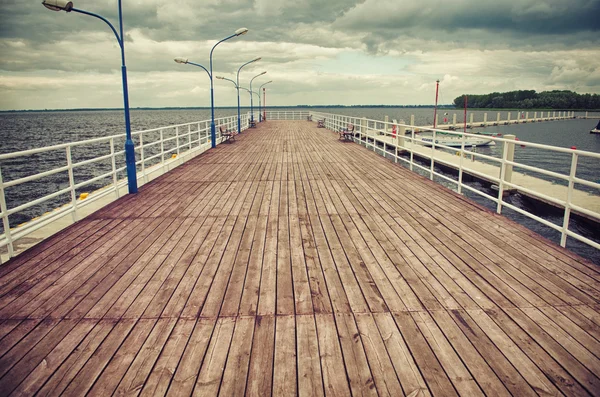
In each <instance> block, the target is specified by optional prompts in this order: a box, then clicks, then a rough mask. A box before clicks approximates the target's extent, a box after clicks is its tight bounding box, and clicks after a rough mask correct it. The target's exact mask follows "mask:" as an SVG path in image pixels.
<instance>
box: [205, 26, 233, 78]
mask: <svg viewBox="0 0 600 397" xmlns="http://www.w3.org/2000/svg"><path fill="white" fill-rule="evenodd" d="M233 37H235V34H232V35H231V36H227V37H225V38H224V39H222V40H219V41H217V44H215V45H214V46H213V48H211V49H210V70H212V54H213V51H214V50H215V47H216V46H218V45H219V44H221V43H222V42H224V41H226V40H229V39H231V38H233Z"/></svg>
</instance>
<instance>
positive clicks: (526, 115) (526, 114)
mask: <svg viewBox="0 0 600 397" xmlns="http://www.w3.org/2000/svg"><path fill="white" fill-rule="evenodd" d="M525 123H529V112H526V113H525Z"/></svg>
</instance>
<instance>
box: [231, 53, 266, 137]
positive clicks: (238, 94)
mask: <svg viewBox="0 0 600 397" xmlns="http://www.w3.org/2000/svg"><path fill="white" fill-rule="evenodd" d="M260 59H261V58H260V57H258V58H255V59H253V60H251V61H248V62H246V63H245V64H243V65H242V66H240V68H239V69H238V71H237V80H236V84H235V88H236V89H237V97H238V98H237V100H238V134H241V132H242V118H241V116H240V70H242V68H243V67H244V66H246V65H248V64H251V63H252V62H256V61H260Z"/></svg>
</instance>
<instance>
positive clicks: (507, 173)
mask: <svg viewBox="0 0 600 397" xmlns="http://www.w3.org/2000/svg"><path fill="white" fill-rule="evenodd" d="M515 138H516V136H515V135H511V134H509V135H505V136H504V139H507V140H510V141H514V140H515ZM514 160H515V144H514V142H504V145H503V149H502V163H500V178H499V179H500V183H499V186H498V205H497V206H496V212H497V213H498V214H501V213H502V199H503V197H504V183H511V182H512V171H513V166H512V164H506V162H507V161H514Z"/></svg>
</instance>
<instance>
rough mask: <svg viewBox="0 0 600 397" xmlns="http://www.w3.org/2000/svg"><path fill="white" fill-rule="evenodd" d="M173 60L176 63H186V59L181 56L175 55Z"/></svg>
mask: <svg viewBox="0 0 600 397" xmlns="http://www.w3.org/2000/svg"><path fill="white" fill-rule="evenodd" d="M174 61H175V62H177V63H188V59H187V58H183V57H177V58H175V59H174Z"/></svg>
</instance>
